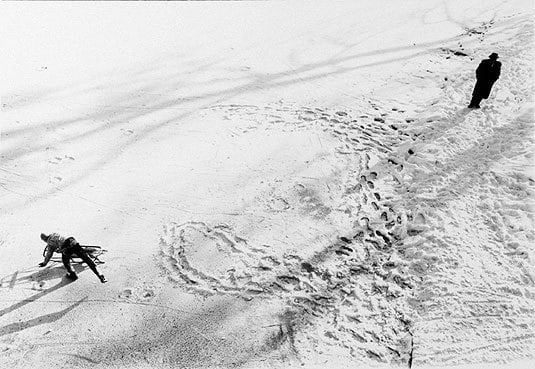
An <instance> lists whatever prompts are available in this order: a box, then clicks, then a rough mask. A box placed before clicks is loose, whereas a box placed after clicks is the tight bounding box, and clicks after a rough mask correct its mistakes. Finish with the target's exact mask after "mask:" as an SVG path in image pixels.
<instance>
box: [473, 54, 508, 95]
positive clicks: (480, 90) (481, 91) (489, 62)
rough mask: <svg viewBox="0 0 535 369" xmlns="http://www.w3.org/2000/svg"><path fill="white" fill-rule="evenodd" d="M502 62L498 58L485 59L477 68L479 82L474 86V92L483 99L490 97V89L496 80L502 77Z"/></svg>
mask: <svg viewBox="0 0 535 369" xmlns="http://www.w3.org/2000/svg"><path fill="white" fill-rule="evenodd" d="M501 68H502V63H500V62H499V61H497V60H496V59H485V60H483V61H482V62H481V64H479V67H477V69H476V78H477V82H476V85H475V87H474V94H477V95H478V96H480V97H481V98H483V99H488V97H489V95H490V90H491V89H492V85H494V82H496V81H497V80H498V78H499V77H500V72H501Z"/></svg>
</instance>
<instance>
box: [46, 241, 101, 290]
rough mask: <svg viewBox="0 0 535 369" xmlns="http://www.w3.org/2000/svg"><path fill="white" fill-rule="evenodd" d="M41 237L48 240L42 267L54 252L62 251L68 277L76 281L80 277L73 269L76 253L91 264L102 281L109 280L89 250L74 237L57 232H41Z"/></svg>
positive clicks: (90, 266)
mask: <svg viewBox="0 0 535 369" xmlns="http://www.w3.org/2000/svg"><path fill="white" fill-rule="evenodd" d="M41 239H42V240H43V241H45V242H46V244H47V248H46V254H45V260H44V261H43V262H42V263H39V266H40V267H44V266H45V265H46V264H48V262H49V261H50V258H52V255H53V254H54V252H59V253H61V261H63V266H64V267H65V269H67V278H69V279H72V280H73V281H74V280H76V279H78V276H77V275H76V272H75V271H74V270H73V269H72V266H71V257H72V256H73V255H76V256H78V257H79V258H80V259H82V260H83V261H84V262H85V263H86V264H87V265H88V266H89V268H90V269H91V270H92V271H93V273H95V274H96V275H97V277H98V279H100V281H101V282H102V283H106V282H107V281H106V278H104V276H103V275H102V274H100V273H99V272H98V270H97V266H96V264H95V262H94V261H93V260H92V259H91V258H90V257H89V255H88V254H87V252H85V250H84V249H83V248H82V246H80V244H79V243H78V241H76V240H75V239H74V237H68V238H65V237H62V236H60V235H59V234H57V233H52V234H50V235H48V236H47V235H46V234H44V233H41Z"/></svg>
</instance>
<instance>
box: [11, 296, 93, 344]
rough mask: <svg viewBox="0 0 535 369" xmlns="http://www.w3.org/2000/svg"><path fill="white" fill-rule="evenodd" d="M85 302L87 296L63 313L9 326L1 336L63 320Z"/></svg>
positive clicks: (62, 311)
mask: <svg viewBox="0 0 535 369" xmlns="http://www.w3.org/2000/svg"><path fill="white" fill-rule="evenodd" d="M85 300H87V296H86V297H84V298H83V299H81V300H80V301H78V302H76V303H74V304H72V305H71V306H69V307H67V308H65V309H63V310H61V311H58V312H56V313H51V314H46V315H42V316H40V317H37V318H33V319H30V320H27V321H25V322H17V323H11V324H8V325H6V326H4V327H1V328H0V336H4V335H6V334H12V333H17V332H20V331H23V330H25V329H28V328H32V327H35V326H38V325H41V324H46V323H52V322H55V321H57V320H59V319H61V318H63V317H64V316H65V315H66V314H67V313H68V312H70V311H71V310H73V309H75V308H76V307H78V306H79V305H80V304H81V303H82V302H84V301H85Z"/></svg>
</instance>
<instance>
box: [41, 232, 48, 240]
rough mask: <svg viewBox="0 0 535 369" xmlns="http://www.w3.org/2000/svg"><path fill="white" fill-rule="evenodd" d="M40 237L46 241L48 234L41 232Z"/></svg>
mask: <svg viewBox="0 0 535 369" xmlns="http://www.w3.org/2000/svg"><path fill="white" fill-rule="evenodd" d="M41 239H42V240H43V241H45V242H46V241H48V236H47V235H46V234H44V233H41Z"/></svg>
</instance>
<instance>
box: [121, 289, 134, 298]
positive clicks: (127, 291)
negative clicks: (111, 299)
mask: <svg viewBox="0 0 535 369" xmlns="http://www.w3.org/2000/svg"><path fill="white" fill-rule="evenodd" d="M132 294H133V291H132V289H131V288H125V289H124V290H123V291H122V292H121V293H120V294H119V298H121V299H129V298H131V297H132Z"/></svg>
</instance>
